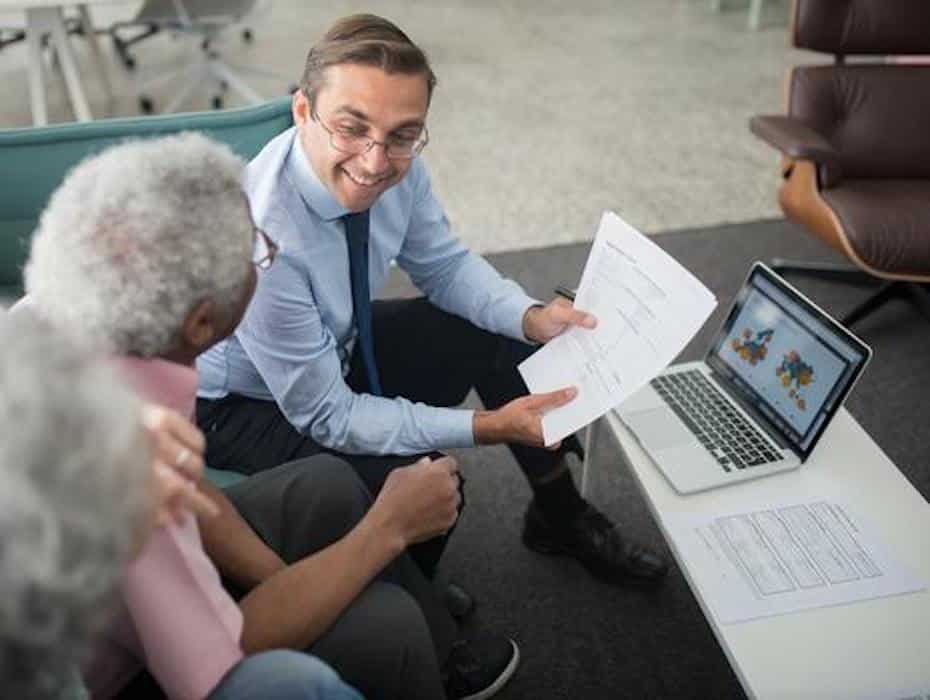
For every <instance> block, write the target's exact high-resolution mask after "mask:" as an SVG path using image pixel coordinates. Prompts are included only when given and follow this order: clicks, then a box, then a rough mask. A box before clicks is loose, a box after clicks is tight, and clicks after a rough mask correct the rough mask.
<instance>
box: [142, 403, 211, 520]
mask: <svg viewBox="0 0 930 700" xmlns="http://www.w3.org/2000/svg"><path fill="white" fill-rule="evenodd" d="M142 423H143V425H144V426H145V428H146V429H147V430H148V433H149V436H150V439H151V440H152V445H153V447H154V454H153V459H152V479H153V501H154V504H155V524H156V525H159V526H160V525H165V524H167V523H168V522H171V521H175V522H180V520H181V519H182V518H183V517H184V513H185V512H186V511H188V510H191V511H194V512H196V513H198V514H200V515H207V516H212V515H216V514H217V513H218V512H219V509H218V508H217V506H216V504H214V503H213V501H211V500H210V499H209V498H207V497H206V496H204V495H203V494H202V493H200V492H199V491H198V490H197V482H199V481H200V479H201V477H202V476H203V469H204V461H203V453H204V449H205V448H206V440H205V439H204V437H203V433H201V432H200V430H199V429H198V428H197V427H196V426H195V425H193V424H192V423H191V422H190V421H188V420H186V419H185V418H184V417H183V416H182V415H181V414H180V413H177V412H175V411H171V410H169V409H167V408H163V407H161V406H155V405H153V404H149V405H147V406H145V408H144V410H143V414H142Z"/></svg>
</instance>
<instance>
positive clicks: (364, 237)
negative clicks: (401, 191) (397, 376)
mask: <svg viewBox="0 0 930 700" xmlns="http://www.w3.org/2000/svg"><path fill="white" fill-rule="evenodd" d="M342 218H343V220H344V221H345V224H346V240H347V241H348V243H349V279H350V280H351V282H352V309H353V310H354V312H355V313H354V314H353V316H354V317H355V329H356V330H357V331H358V343H359V350H361V352H362V365H363V366H364V367H365V376H366V377H368V389H369V391H370V392H371V393H372V394H374V395H375V396H381V395H382V391H381V380H380V379H379V378H378V367H377V365H376V364H375V340H374V337H373V336H372V334H371V291H370V290H369V287H368V210H365V211H362V212H358V213H356V214H346V215H345V216H343V217H342Z"/></svg>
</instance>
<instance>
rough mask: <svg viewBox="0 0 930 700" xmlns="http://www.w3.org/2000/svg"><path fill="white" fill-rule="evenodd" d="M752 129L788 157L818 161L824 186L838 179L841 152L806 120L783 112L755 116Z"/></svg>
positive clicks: (840, 169)
mask: <svg viewBox="0 0 930 700" xmlns="http://www.w3.org/2000/svg"><path fill="white" fill-rule="evenodd" d="M749 130H750V131H752V133H753V134H755V135H756V136H758V137H759V138H760V139H762V140H763V141H765V142H766V143H767V144H769V145H770V146H774V147H775V148H776V149H778V150H779V151H781V152H782V153H784V154H785V155H786V156H788V157H789V158H792V159H795V160H810V161H813V162H814V163H816V164H817V171H818V173H819V174H820V177H821V183H820V184H821V186H822V187H830V186H832V185H835V184H836V183H837V182H839V180H840V177H841V175H842V168H841V166H840V154H839V152H838V151H837V150H836V149H835V148H833V146H832V145H830V142H829V141H827V139H826V138H824V137H823V136H821V135H820V134H819V133H818V132H817V131H815V130H814V129H812V128H811V127H809V126H807V124H804V123H802V122H799V121H798V120H797V119H793V118H791V117H786V116H783V115H767V116H755V117H753V118H752V119H750V120H749Z"/></svg>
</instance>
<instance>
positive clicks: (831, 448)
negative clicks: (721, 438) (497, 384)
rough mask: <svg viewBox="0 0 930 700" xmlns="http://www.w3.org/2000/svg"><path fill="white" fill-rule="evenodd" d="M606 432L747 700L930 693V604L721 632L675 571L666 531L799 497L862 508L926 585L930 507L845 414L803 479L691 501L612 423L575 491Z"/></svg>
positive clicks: (818, 612)
mask: <svg viewBox="0 0 930 700" xmlns="http://www.w3.org/2000/svg"><path fill="white" fill-rule="evenodd" d="M604 429H606V430H607V431H608V432H609V433H611V434H613V435H614V436H615V437H616V439H617V442H618V443H619V445H620V455H619V456H620V457H621V459H622V460H623V461H625V462H626V464H627V465H628V467H629V469H630V471H631V472H632V473H633V476H634V477H635V480H636V482H637V484H638V485H639V487H640V489H641V491H642V493H643V496H644V497H645V499H646V503H647V504H648V505H649V508H650V510H651V511H652V515H653V517H654V518H655V520H656V522H657V523H658V525H659V527H660V529H661V530H662V533H663V535H665V538H666V540H667V541H668V544H669V547H670V549H671V551H672V553H673V555H674V556H675V559H676V561H677V562H678V565H679V567H680V568H681V570H682V572H683V574H684V576H685V579H686V580H687V582H688V585H689V586H690V587H691V590H692V592H693V593H694V595H695V597H696V598H697V601H698V603H699V604H700V606H701V609H702V610H703V612H704V615H705V617H706V618H707V620H708V622H709V623H710V626H711V628H712V629H713V631H714V634H715V635H716V637H717V640H718V641H719V642H720V646H721V647H722V648H723V650H724V652H725V653H726V655H727V659H728V660H729V662H730V665H731V666H732V667H733V670H734V671H735V672H736V675H737V677H738V678H739V680H740V682H741V683H742V685H743V689H744V690H745V691H746V693H747V694H748V695H749V696H750V697H754V698H755V697H757V698H776V699H781V698H837V697H843V698H860V697H881V696H885V697H897V696H893V695H888V694H887V693H891V692H892V691H904V690H908V689H910V690H913V689H917V688H923V690H924V691H925V692H928V691H930V592H927V591H923V592H920V593H915V594H909V595H902V596H896V597H892V598H883V599H877V600H868V601H863V602H859V603H855V604H852V605H843V606H837V607H831V608H820V609H815V610H807V611H804V612H800V613H793V614H790V615H782V616H777V617H770V618H765V619H760V620H754V621H752V622H746V623H741V624H736V625H723V624H721V623H720V622H719V621H718V620H716V619H714V616H713V612H712V610H711V608H710V607H709V606H708V605H707V602H706V601H705V599H704V594H703V591H702V584H703V583H704V582H705V581H706V576H705V575H704V572H702V571H700V570H695V569H693V568H689V567H688V565H687V562H685V561H683V560H682V557H681V555H680V552H679V549H678V546H677V543H676V542H675V541H674V539H672V538H670V536H669V532H668V530H667V529H666V527H665V525H664V522H663V519H664V518H666V517H668V516H669V515H672V514H676V513H685V512H700V513H706V514H725V513H728V512H737V511H739V510H740V509H741V508H744V504H746V503H750V502H756V501H757V499H769V500H771V501H772V502H791V501H796V500H799V499H803V497H804V495H805V493H813V494H822V493H831V494H834V495H835V497H836V499H837V500H841V501H845V502H848V503H849V504H850V505H853V504H855V505H856V506H858V507H859V511H862V513H861V515H862V516H864V517H866V518H867V519H868V520H869V521H870V522H871V524H872V525H873V526H874V527H875V528H876V529H877V533H876V534H877V535H878V537H879V539H880V540H881V541H882V542H883V543H884V544H885V545H886V546H887V547H888V548H889V549H890V550H891V552H892V553H893V555H894V556H895V558H897V559H898V560H899V561H900V562H902V563H904V564H906V565H908V566H909V567H910V568H911V569H912V570H914V571H915V573H917V574H918V575H919V576H920V577H921V578H923V579H924V580H925V581H930V505H928V503H927V502H926V501H925V500H924V499H923V497H922V496H921V495H920V494H919V493H918V492H917V490H916V489H914V487H913V486H911V484H910V482H908V481H907V479H905V478H904V476H903V475H902V474H901V472H900V471H899V470H898V469H897V467H895V465H894V464H893V463H892V462H891V461H890V460H889V459H888V457H887V456H886V455H885V453H884V452H882V450H881V449H880V448H879V447H878V445H876V444H875V442H874V441H873V440H872V439H871V438H870V437H869V436H868V435H867V434H866V432H865V431H864V430H863V429H862V428H861V427H860V426H859V424H858V423H857V422H856V421H855V420H854V419H853V418H852V417H851V416H850V415H849V413H848V412H847V411H846V409H841V411H840V412H839V413H838V414H837V416H836V418H835V419H834V422H833V423H832V424H831V425H830V428H829V429H828V430H827V432H826V433H825V434H824V436H823V438H822V439H821V442H820V444H819V445H818V446H817V448H816V450H815V451H814V453H813V455H812V456H811V457H810V459H808V461H807V463H806V464H805V465H804V466H802V467H801V469H800V470H798V471H793V472H787V473H782V474H778V475H775V476H769V477H765V478H762V479H757V480H754V481H748V482H743V483H740V484H735V485H732V486H727V487H724V488H719V489H714V490H711V491H707V492H704V493H698V494H692V495H689V496H681V495H679V494H678V493H676V492H675V490H674V489H673V488H672V487H671V486H670V485H669V483H668V481H666V479H665V477H664V476H662V474H661V473H660V472H659V471H658V470H657V469H656V467H655V465H654V464H653V463H652V461H651V460H650V459H649V457H648V456H646V454H645V453H644V452H643V451H642V449H641V448H640V447H639V445H638V444H637V442H636V440H635V438H634V437H633V436H632V434H631V433H630V432H629V430H627V428H626V427H625V426H624V425H623V423H622V422H621V421H620V419H619V418H618V417H617V415H616V414H615V413H613V412H611V413H609V414H607V416H605V417H604V418H602V419H600V420H599V421H596V422H595V423H594V424H592V426H591V428H590V429H589V436H588V441H587V442H588V446H587V448H588V449H587V458H586V461H585V465H584V475H583V478H582V491H586V490H587V487H588V478H587V477H588V470H589V465H590V462H591V460H592V459H593V457H594V450H595V449H597V434H598V433H599V432H600V431H602V430H604ZM602 442H605V441H602ZM603 448H604V445H603V444H602V445H601V449H603ZM928 468H930V465H928ZM859 511H857V512H859ZM669 663H673V661H672V660H669Z"/></svg>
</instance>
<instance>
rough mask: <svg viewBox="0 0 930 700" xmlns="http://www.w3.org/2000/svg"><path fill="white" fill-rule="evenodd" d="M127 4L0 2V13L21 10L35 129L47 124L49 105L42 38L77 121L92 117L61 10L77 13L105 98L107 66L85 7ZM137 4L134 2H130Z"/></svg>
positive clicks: (89, 0)
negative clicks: (55, 60) (51, 51)
mask: <svg viewBox="0 0 930 700" xmlns="http://www.w3.org/2000/svg"><path fill="white" fill-rule="evenodd" d="M119 2H123V3H125V2H129V0H0V11H8V10H22V11H23V12H24V13H25V15H26V26H25V29H26V44H27V47H28V64H29V65H28V72H29V97H30V102H31V106H32V122H33V124H35V125H36V126H43V125H45V124H48V103H47V101H46V98H45V74H44V70H43V65H42V37H43V36H48V37H49V39H50V42H51V46H52V48H53V49H54V51H55V55H56V56H57V57H58V61H59V62H60V64H61V71H62V75H63V76H64V79H65V87H66V89H67V91H68V98H69V99H70V101H71V106H72V108H73V110H74V117H75V119H76V120H77V121H90V120H91V119H93V115H92V114H91V111H90V106H89V105H88V103H87V96H86V94H85V92H84V85H83V83H82V81H81V73H80V70H79V69H78V65H77V62H76V61H75V58H74V51H73V50H72V47H71V42H70V37H69V36H68V32H67V30H66V28H65V20H64V10H65V8H66V7H76V8H77V10H78V12H79V13H80V18H81V23H82V24H83V26H84V29H85V37H86V39H87V41H88V44H89V45H90V48H91V52H92V54H93V57H94V62H95V64H96V68H97V73H98V76H99V78H100V80H101V82H102V83H103V86H104V89H105V90H106V94H107V96H108V97H110V98H112V88H111V86H110V81H109V78H108V77H107V69H106V64H105V62H104V59H103V54H102V53H101V51H100V44H99V42H98V41H97V36H96V35H95V34H94V31H93V30H94V27H93V23H92V21H91V18H90V11H89V10H88V5H93V4H113V3H119ZM132 2H133V4H134V5H136V4H138V1H137V0H132Z"/></svg>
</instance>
